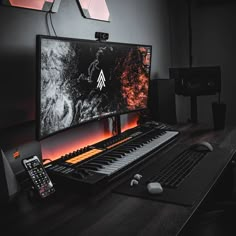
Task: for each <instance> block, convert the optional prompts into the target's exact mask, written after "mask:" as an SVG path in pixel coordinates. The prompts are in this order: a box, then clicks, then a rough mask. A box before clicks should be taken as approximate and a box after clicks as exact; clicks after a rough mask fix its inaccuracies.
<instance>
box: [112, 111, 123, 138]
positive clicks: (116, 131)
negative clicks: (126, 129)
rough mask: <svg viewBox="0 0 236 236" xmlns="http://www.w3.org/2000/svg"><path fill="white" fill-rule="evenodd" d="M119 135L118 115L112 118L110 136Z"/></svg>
mask: <svg viewBox="0 0 236 236" xmlns="http://www.w3.org/2000/svg"><path fill="white" fill-rule="evenodd" d="M120 133H121V123H120V115H116V116H114V117H113V123H112V134H113V135H118V134H120Z"/></svg>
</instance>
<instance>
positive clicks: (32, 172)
mask: <svg viewBox="0 0 236 236" xmlns="http://www.w3.org/2000/svg"><path fill="white" fill-rule="evenodd" d="M22 164H23V166H24V168H25V170H26V171H27V173H28V175H29V177H30V179H31V181H32V184H33V188H34V190H35V191H36V192H37V193H38V194H39V196H40V197H41V198H45V197H47V196H49V195H51V194H52V193H54V192H55V188H54V186H53V184H52V181H51V179H50V178H49V176H48V174H47V172H46V170H45V169H44V167H43V164H42V163H41V162H40V160H39V158H38V157H37V156H32V157H29V158H25V159H23V160H22Z"/></svg>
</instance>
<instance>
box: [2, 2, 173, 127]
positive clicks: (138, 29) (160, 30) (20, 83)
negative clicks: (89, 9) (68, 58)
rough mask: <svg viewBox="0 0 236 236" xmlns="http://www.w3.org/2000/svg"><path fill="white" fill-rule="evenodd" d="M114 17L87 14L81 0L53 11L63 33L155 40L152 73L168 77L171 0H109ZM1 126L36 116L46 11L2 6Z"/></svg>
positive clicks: (153, 43)
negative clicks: (105, 19) (101, 18)
mask: <svg viewBox="0 0 236 236" xmlns="http://www.w3.org/2000/svg"><path fill="white" fill-rule="evenodd" d="M107 4H108V7H109V10H110V14H111V21H110V22H103V21H96V20H90V19H85V18H83V17H82V15H81V12H80V9H79V7H78V4H77V1H76V0H62V1H61V4H60V8H59V11H58V12H57V13H55V14H53V15H52V21H53V23H54V27H55V30H56V32H57V35H58V36H65V37H74V38H83V39H94V33H95V31H102V32H107V33H109V34H110V38H109V40H110V41H117V42H127V43H129V42H130V43H143V44H151V45H153V58H152V59H153V67H152V77H154V76H155V78H157V76H159V77H162V78H163V77H166V76H167V74H168V67H169V62H170V51H169V50H170V48H169V30H168V24H169V22H168V12H167V7H166V1H164V0H158V1H157V0H150V1H148V2H146V1H138V2H137V1H135V0H127V1H125V2H123V1H117V0H107ZM0 12H1V14H0V28H1V37H0V52H1V53H0V76H1V86H0V110H1V116H0V128H4V127H7V126H11V125H14V124H19V123H22V122H25V121H28V120H34V119H35V90H36V72H35V68H36V59H35V51H36V45H35V43H36V41H35V38H36V35H37V34H44V35H45V34H48V30H47V26H46V13H45V12H40V11H34V10H28V9H20V8H12V7H4V6H0ZM50 31H51V34H53V31H52V29H50Z"/></svg>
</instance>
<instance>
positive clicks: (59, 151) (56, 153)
mask: <svg viewBox="0 0 236 236" xmlns="http://www.w3.org/2000/svg"><path fill="white" fill-rule="evenodd" d="M137 120H138V115H137V114H129V115H123V116H122V117H121V126H122V127H121V130H122V132H124V131H125V130H127V129H130V128H133V127H135V126H137ZM111 136H112V132H111V128H110V125H109V120H108V119H107V120H102V121H99V122H92V123H88V124H86V125H83V126H80V127H76V128H73V129H70V130H67V131H63V132H61V133H58V134H56V135H54V136H51V137H48V138H46V139H43V140H41V142H40V143H41V149H42V157H43V159H50V160H56V159H58V158H60V157H61V156H62V155H65V154H68V153H70V152H73V151H75V150H77V149H80V148H83V147H86V146H88V145H92V144H95V143H97V142H99V141H102V140H104V139H107V138H109V137H111Z"/></svg>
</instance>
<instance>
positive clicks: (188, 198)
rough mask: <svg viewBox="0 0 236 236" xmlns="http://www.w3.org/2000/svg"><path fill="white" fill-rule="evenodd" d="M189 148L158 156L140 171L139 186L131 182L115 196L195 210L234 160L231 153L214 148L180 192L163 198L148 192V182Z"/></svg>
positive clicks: (171, 191)
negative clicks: (192, 207)
mask: <svg viewBox="0 0 236 236" xmlns="http://www.w3.org/2000/svg"><path fill="white" fill-rule="evenodd" d="M184 149H186V146H185V145H183V144H179V145H176V146H175V147H174V148H173V149H171V150H170V151H168V152H166V153H164V154H163V155H161V156H158V154H155V155H156V156H154V157H153V158H155V161H153V162H152V163H150V164H149V165H148V166H146V167H145V168H143V169H142V170H141V171H139V174H141V175H142V178H141V180H140V181H139V184H138V185H135V186H132V187H131V186H130V181H131V180H132V178H131V179H129V180H126V181H125V182H123V183H121V185H119V186H118V187H117V188H116V189H114V192H115V193H118V194H123V195H128V196H132V197H139V198H144V199H149V200H154V201H161V202H167V203H173V204H178V205H185V206H192V205H194V204H195V203H196V202H199V201H201V200H202V199H203V198H204V197H205V196H206V194H207V193H208V192H209V191H210V189H211V188H212V186H213V185H214V183H215V182H216V181H217V179H218V177H220V175H221V173H222V172H223V170H224V168H225V167H226V166H227V164H228V163H229V161H230V160H231V158H232V154H231V151H230V150H228V149H224V148H218V147H214V151H213V152H209V153H208V154H207V155H206V156H205V157H204V158H203V159H202V160H201V161H200V162H199V163H198V164H197V165H196V166H195V168H194V169H193V170H192V172H191V173H190V175H189V176H187V177H186V179H184V181H183V182H182V183H181V184H180V186H179V187H178V188H174V189H173V188H172V189H171V188H164V189H163V192H162V193H161V194H156V195H153V194H150V193H149V192H148V190H147V187H146V185H147V181H148V180H149V179H150V178H151V177H153V176H154V175H155V174H156V173H158V172H159V171H160V170H161V169H162V168H163V167H164V166H165V165H166V163H168V162H169V161H172V160H173V159H174V158H175V157H176V156H177V155H178V154H180V153H181V152H182V151H183V150H184Z"/></svg>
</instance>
